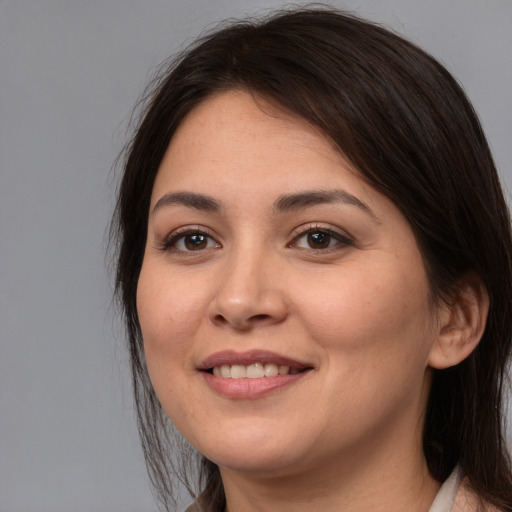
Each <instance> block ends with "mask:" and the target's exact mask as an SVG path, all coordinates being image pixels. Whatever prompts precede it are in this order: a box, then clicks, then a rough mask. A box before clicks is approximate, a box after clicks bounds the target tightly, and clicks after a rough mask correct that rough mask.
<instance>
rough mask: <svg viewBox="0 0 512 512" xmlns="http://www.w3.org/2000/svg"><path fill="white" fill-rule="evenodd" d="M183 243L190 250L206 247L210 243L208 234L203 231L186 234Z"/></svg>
mask: <svg viewBox="0 0 512 512" xmlns="http://www.w3.org/2000/svg"><path fill="white" fill-rule="evenodd" d="M183 244H184V245H185V248H186V249H187V250H189V251H197V250H200V249H206V247H207V245H208V236H207V235H203V234H202V233H196V234H191V235H185V236H184V237H183Z"/></svg>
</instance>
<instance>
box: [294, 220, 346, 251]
mask: <svg viewBox="0 0 512 512" xmlns="http://www.w3.org/2000/svg"><path fill="white" fill-rule="evenodd" d="M315 232H322V233H326V234H328V235H330V236H331V237H333V238H335V239H336V240H337V241H338V242H339V243H338V244H336V245H335V246H332V247H327V248H325V249H315V248H313V247H311V248H309V249H306V248H298V249H304V250H310V251H314V252H323V253H325V252H330V251H334V250H339V249H341V248H342V247H346V246H351V245H354V238H353V237H352V236H351V235H349V234H348V233H347V232H344V231H342V230H340V229H339V228H334V227H332V226H327V225H322V224H321V223H317V222H314V223H309V224H306V225H303V226H299V227H298V228H297V229H296V230H295V233H294V234H293V235H292V236H293V238H292V241H291V242H290V243H289V244H288V245H287V247H290V248H293V247H294V246H295V245H296V242H297V241H298V240H299V239H300V238H302V237H303V236H305V235H307V234H309V233H315Z"/></svg>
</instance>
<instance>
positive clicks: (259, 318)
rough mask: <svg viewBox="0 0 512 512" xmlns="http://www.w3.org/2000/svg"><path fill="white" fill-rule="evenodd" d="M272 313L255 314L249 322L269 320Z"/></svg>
mask: <svg viewBox="0 0 512 512" xmlns="http://www.w3.org/2000/svg"><path fill="white" fill-rule="evenodd" d="M269 318H270V315H253V316H251V317H250V318H249V322H262V321H265V320H268V319H269Z"/></svg>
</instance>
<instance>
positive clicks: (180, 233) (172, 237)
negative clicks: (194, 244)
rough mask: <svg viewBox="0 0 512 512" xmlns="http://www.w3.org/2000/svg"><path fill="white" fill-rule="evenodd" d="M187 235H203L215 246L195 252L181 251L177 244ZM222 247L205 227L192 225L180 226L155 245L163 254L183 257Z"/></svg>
mask: <svg viewBox="0 0 512 512" xmlns="http://www.w3.org/2000/svg"><path fill="white" fill-rule="evenodd" d="M187 235H204V236H206V237H208V238H209V239H211V240H213V241H214V242H215V244H216V246H215V247H207V248H205V249H200V250H197V251H191V250H182V249H178V248H176V244H177V242H179V241H180V240H183V239H184V238H185V237H186V236H187ZM218 247H222V246H221V244H220V242H219V241H218V240H217V239H216V238H215V237H214V235H213V234H212V232H211V230H210V229H209V228H207V227H205V226H201V225H193V226H181V227H179V228H177V229H174V230H173V231H171V232H170V233H169V234H168V235H166V236H165V237H163V238H162V240H161V241H160V242H159V243H158V244H157V246H156V248H157V249H159V250H161V251H164V252H172V253H179V254H184V255H194V253H196V252H197V253H203V252H205V251H207V250H210V249H213V248H218Z"/></svg>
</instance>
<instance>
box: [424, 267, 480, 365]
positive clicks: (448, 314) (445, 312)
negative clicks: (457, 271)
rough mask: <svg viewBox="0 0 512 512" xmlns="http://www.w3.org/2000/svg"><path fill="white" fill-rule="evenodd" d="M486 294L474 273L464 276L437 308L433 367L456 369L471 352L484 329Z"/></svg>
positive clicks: (430, 359) (431, 352)
mask: <svg viewBox="0 0 512 512" xmlns="http://www.w3.org/2000/svg"><path fill="white" fill-rule="evenodd" d="M488 312H489V295H488V293H487V290H486V288H485V286H484V284H483V282H482V280H481V279H480V277H478V276H477V275H476V274H474V273H470V274H467V275H466V276H464V277H463V278H462V279H461V280H460V281H459V283H458V285H457V288H456V290H455V292H454V294H453V295H452V299H451V301H450V302H449V303H445V304H443V305H441V306H440V308H439V314H438V338H437V340H436V342H435V344H434V346H433V347H432V350H431V351H430V354H429V359H428V362H429V365H430V366H431V367H432V368H437V369H444V368H448V367H450V366H455V365H457V364H459V363H460V362H461V361H463V360H464V359H466V357H468V356H469V354H471V352H473V350H474V349H475V348H476V346H477V345H478V343H479V342H480V339H481V338H482V335H483V333H484V329H485V323H486V321H487V313H488Z"/></svg>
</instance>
